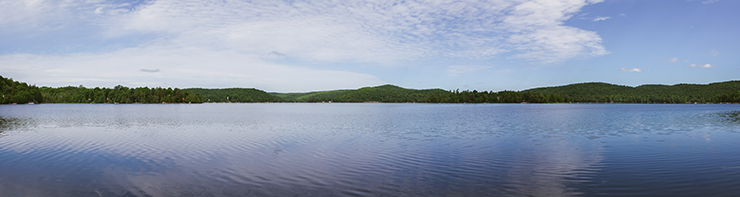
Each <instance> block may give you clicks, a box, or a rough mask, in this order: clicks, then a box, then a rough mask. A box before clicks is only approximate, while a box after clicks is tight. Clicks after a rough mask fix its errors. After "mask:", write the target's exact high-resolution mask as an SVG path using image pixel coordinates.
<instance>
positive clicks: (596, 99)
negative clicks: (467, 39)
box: [0, 76, 740, 104]
mask: <svg viewBox="0 0 740 197" xmlns="http://www.w3.org/2000/svg"><path fill="white" fill-rule="evenodd" d="M0 93H2V98H1V100H0V101H1V103H3V104H8V103H29V102H34V103H201V102H419V103H521V102H527V103H567V102H589V103H604V102H607V103H694V102H696V103H718V102H734V103H739V102H740V81H727V82H720V83H711V84H707V85H696V84H677V85H670V86H668V85H642V86H637V87H629V86H621V85H614V84H608V83H579V84H570V85H565V86H556V87H544V88H534V89H529V90H524V91H499V92H493V91H482V92H479V91H477V90H473V91H469V90H464V91H460V90H454V91H445V90H442V89H426V90H415V89H406V88H401V87H398V86H394V85H382V86H376V87H364V88H360V89H356V90H332V91H320V92H308V93H267V92H265V91H262V90H258V89H254V88H226V89H203V88H189V89H183V90H181V89H178V88H175V89H172V88H160V87H157V88H148V87H137V88H128V87H124V86H120V85H119V86H116V87H114V88H112V89H111V88H97V87H96V88H86V87H83V86H79V87H73V86H68V87H59V88H50V87H41V88H39V87H36V86H34V85H28V84H26V83H21V82H17V81H13V80H12V79H8V78H3V77H2V76H0Z"/></svg>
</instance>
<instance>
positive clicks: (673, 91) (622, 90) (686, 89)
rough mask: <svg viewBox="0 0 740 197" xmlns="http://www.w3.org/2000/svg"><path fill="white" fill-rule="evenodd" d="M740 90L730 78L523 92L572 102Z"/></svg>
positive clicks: (708, 96) (690, 98)
mask: <svg viewBox="0 0 740 197" xmlns="http://www.w3.org/2000/svg"><path fill="white" fill-rule="evenodd" d="M738 90H740V81H726V82H719V83H710V84H706V85H701V84H676V85H641V86H637V87H630V86H622V85H614V84H608V83H599V82H597V83H577V84H570V85H564V86H555V87H544V88H534V89H528V90H524V91H522V92H536V93H543V94H563V95H568V96H569V99H570V101H571V102H612V101H614V102H620V103H647V102H651V103H687V102H699V103H703V102H728V101H721V100H719V99H718V95H721V94H726V93H728V92H736V91H738Z"/></svg>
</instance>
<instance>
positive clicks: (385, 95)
mask: <svg viewBox="0 0 740 197" xmlns="http://www.w3.org/2000/svg"><path fill="white" fill-rule="evenodd" d="M444 93H447V91H445V90H442V89H426V90H415V89H406V88H402V87H398V86H394V85H382V86H376V87H364V88H360V89H357V90H331V91H321V92H309V93H272V95H275V96H277V97H279V98H281V99H282V101H284V102H328V101H333V102H426V101H427V98H429V97H430V96H431V95H433V94H444Z"/></svg>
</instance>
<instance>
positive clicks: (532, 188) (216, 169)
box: [0, 103, 740, 196]
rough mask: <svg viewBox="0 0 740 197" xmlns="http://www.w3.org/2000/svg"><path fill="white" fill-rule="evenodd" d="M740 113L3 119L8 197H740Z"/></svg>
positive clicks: (734, 109) (252, 113)
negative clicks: (720, 196)
mask: <svg viewBox="0 0 740 197" xmlns="http://www.w3.org/2000/svg"><path fill="white" fill-rule="evenodd" d="M738 111H740V105H670V104H658V105H648V104H635V105H629V104H543V105H533V104H530V105H522V104H480V105H474V104H449V105H447V104H337V103H333V104H201V105H135V104H134V105H110V104H109V105H87V104H44V105H2V106H0V131H1V132H2V133H0V196H527V195H532V196H599V195H607V196H611V195H620V196H634V195H649V196H654V195H667V196H676V195H678V196H707V195H712V196H717V195H724V196H738V195H740V119H739V118H738V113H739V112H738Z"/></svg>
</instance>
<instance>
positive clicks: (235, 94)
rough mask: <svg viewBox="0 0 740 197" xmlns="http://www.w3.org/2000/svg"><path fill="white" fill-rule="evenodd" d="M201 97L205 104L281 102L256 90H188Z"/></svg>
mask: <svg viewBox="0 0 740 197" xmlns="http://www.w3.org/2000/svg"><path fill="white" fill-rule="evenodd" d="M184 90H185V91H191V92H193V93H195V94H198V95H200V97H201V99H203V101H204V102H247V103H251V102H280V101H281V100H280V98H278V97H276V96H273V95H270V94H268V93H267V92H265V91H262V90H258V89H254V88H225V89H203V88H187V89H184Z"/></svg>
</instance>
